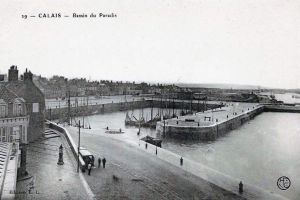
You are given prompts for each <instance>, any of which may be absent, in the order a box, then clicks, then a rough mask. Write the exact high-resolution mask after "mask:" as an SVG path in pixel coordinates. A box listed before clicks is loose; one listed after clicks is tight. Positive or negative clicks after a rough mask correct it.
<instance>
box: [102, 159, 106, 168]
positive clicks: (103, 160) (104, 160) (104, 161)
mask: <svg viewBox="0 0 300 200" xmlns="http://www.w3.org/2000/svg"><path fill="white" fill-rule="evenodd" d="M102 163H103V168H105V163H106V159H105V158H103V159H102Z"/></svg>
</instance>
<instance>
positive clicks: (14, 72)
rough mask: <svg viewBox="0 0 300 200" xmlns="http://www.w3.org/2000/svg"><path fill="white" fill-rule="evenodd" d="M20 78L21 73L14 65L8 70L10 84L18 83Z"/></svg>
mask: <svg viewBox="0 0 300 200" xmlns="http://www.w3.org/2000/svg"><path fill="white" fill-rule="evenodd" d="M18 77H19V71H18V68H17V66H15V65H12V66H11V67H10V69H9V70H8V82H11V81H18Z"/></svg>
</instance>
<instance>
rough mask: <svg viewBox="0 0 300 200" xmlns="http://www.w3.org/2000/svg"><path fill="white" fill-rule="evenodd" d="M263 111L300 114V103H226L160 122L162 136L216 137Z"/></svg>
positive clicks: (195, 138) (204, 138) (158, 129)
mask: <svg viewBox="0 0 300 200" xmlns="http://www.w3.org/2000/svg"><path fill="white" fill-rule="evenodd" d="M262 112H289V113H300V106H295V105H294V106H293V105H285V104H259V103H226V104H225V106H223V107H221V108H215V109H211V110H207V111H202V112H198V113H195V114H194V115H186V116H179V117H177V118H172V119H168V120H164V121H160V122H157V125H156V131H157V133H158V134H159V135H160V136H162V137H170V138H179V139H191V140H204V141H206V140H215V139H216V138H218V137H220V136H222V135H224V134H225V133H227V132H228V131H230V130H233V129H236V128H238V127H239V126H241V125H242V124H244V123H245V122H247V121H249V120H250V119H253V118H254V117H255V116H256V115H259V114H260V113H262Z"/></svg>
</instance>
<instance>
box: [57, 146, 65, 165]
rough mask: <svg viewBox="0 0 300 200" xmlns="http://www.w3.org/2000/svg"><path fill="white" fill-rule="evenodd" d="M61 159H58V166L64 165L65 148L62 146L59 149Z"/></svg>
mask: <svg viewBox="0 0 300 200" xmlns="http://www.w3.org/2000/svg"><path fill="white" fill-rule="evenodd" d="M58 155H59V157H58V162H57V164H58V165H63V164H64V158H63V156H64V152H63V146H62V145H60V147H59V154H58Z"/></svg>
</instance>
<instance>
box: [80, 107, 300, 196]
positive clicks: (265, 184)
mask: <svg viewBox="0 0 300 200" xmlns="http://www.w3.org/2000/svg"><path fill="white" fill-rule="evenodd" d="M172 112H173V111H172V110H168V111H167V110H166V109H165V110H164V113H172ZM175 112H177V113H179V112H180V111H179V110H176V111H175ZM126 113H127V112H126V111H120V112H114V113H106V114H102V115H93V116H88V117H85V118H84V121H85V125H86V127H88V126H89V125H90V126H91V129H90V130H88V129H86V130H83V134H88V133H94V134H97V133H103V132H105V128H106V127H109V129H115V130H118V129H120V128H121V129H122V131H124V134H113V135H111V136H112V137H117V138H119V139H120V138H121V139H122V140H127V141H130V142H136V143H137V144H138V143H139V139H141V138H142V137H144V136H146V135H150V136H153V137H156V131H155V129H150V128H141V134H140V135H137V132H138V128H137V127H128V126H127V127H126V126H125V123H124V120H125V116H126ZM150 113H151V109H150V108H147V109H143V110H134V111H128V114H129V115H130V116H135V117H136V118H137V119H139V118H140V117H141V115H143V116H144V118H145V119H146V120H149V119H150ZM158 113H159V111H158V109H154V110H153V116H155V115H157V114H158ZM78 119H80V120H81V121H83V118H78ZM78 119H77V120H78ZM299 122H300V114H297V113H273V112H267V113H262V114H260V115H258V116H256V117H255V118H254V119H253V120H250V121H248V122H247V123H245V124H243V125H242V126H241V127H239V128H237V129H235V130H233V131H230V132H228V133H227V134H226V135H225V136H223V137H220V138H218V139H217V140H215V141H210V142H198V141H197V142H193V141H178V140H172V139H163V142H162V148H165V149H167V150H170V151H171V152H174V153H176V154H179V155H182V156H183V157H185V158H188V159H190V160H193V161H196V162H199V163H201V164H203V165H206V166H208V167H210V168H212V169H215V170H217V171H219V172H221V173H224V174H227V175H229V176H232V177H234V178H236V179H239V180H241V181H243V182H245V183H248V184H251V185H254V186H257V187H260V188H263V189H265V190H268V191H271V192H274V193H278V194H280V195H282V196H285V197H287V198H289V199H293V200H297V199H300V179H299V178H298V177H300V170H299V169H300V123H299ZM281 176H287V177H289V179H290V180H291V186H290V188H289V189H287V190H280V189H279V188H278V186H277V179H278V178H279V177H281ZM245 189H246V188H245Z"/></svg>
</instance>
